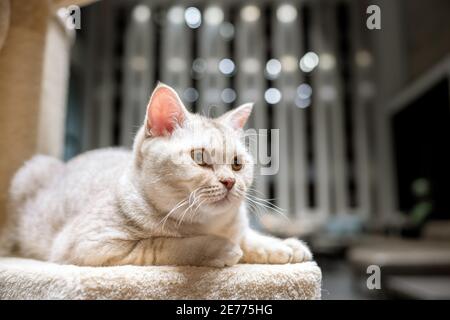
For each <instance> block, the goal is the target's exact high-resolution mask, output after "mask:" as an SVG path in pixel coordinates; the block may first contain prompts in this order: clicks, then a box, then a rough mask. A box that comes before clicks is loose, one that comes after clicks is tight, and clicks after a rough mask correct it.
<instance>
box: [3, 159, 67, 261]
mask: <svg viewBox="0 0 450 320" xmlns="http://www.w3.org/2000/svg"><path fill="white" fill-rule="evenodd" d="M63 169H64V163H63V162H62V161H60V160H58V159H56V158H53V157H49V156H44V155H37V156H34V157H33V158H31V159H30V160H28V161H27V162H26V163H25V164H24V165H23V166H22V167H21V168H20V169H19V170H18V171H17V173H16V174H15V175H14V177H13V178H12V180H11V185H10V188H9V199H8V210H7V211H8V212H7V216H6V224H5V225H4V226H3V228H0V256H5V255H8V254H11V253H12V251H13V249H14V247H15V246H16V244H17V241H16V239H15V237H16V235H17V232H16V231H15V230H16V226H17V220H18V215H19V214H20V212H19V211H20V210H19V208H20V207H21V206H23V205H24V204H25V203H26V202H27V200H29V199H31V198H33V197H34V196H35V195H36V194H37V192H38V191H39V190H42V188H44V187H46V186H47V185H48V184H49V183H50V182H51V181H52V179H53V178H54V177H55V176H57V175H58V174H60V173H61V171H62V170H63Z"/></svg>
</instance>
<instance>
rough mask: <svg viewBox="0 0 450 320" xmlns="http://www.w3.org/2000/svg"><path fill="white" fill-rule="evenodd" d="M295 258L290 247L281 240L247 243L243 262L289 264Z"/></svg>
mask: <svg viewBox="0 0 450 320" xmlns="http://www.w3.org/2000/svg"><path fill="white" fill-rule="evenodd" d="M293 256H294V251H293V250H292V248H291V247H290V246H288V245H287V244H285V243H283V242H282V241H280V240H275V239H274V240H271V241H264V242H260V243H258V242H255V243H247V244H246V246H245V249H244V257H243V259H242V262H245V263H262V264H266V263H269V264H285V263H289V262H291V260H292V257H293Z"/></svg>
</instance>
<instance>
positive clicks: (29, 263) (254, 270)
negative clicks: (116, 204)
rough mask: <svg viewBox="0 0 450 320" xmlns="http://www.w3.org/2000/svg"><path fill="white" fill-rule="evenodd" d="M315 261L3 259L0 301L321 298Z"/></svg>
mask: <svg viewBox="0 0 450 320" xmlns="http://www.w3.org/2000/svg"><path fill="white" fill-rule="evenodd" d="M321 277H322V275H321V271H320V268H319V267H318V266H317V265H316V263H315V262H305V263H299V264H290V265H289V264H288V265H244V264H242V265H237V266H234V267H230V268H224V269H215V268H204V267H166V266H149V267H138V266H119V267H96V268H94V267H78V266H72V265H57V264H53V263H47V262H41V261H36V260H28V259H20V258H0V299H320V293H321V292H320V287H321Z"/></svg>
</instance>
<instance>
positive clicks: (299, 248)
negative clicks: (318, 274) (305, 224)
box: [283, 238, 313, 263]
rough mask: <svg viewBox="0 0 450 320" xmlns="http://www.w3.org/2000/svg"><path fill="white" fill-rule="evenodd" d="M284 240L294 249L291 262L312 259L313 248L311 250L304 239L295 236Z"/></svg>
mask: <svg viewBox="0 0 450 320" xmlns="http://www.w3.org/2000/svg"><path fill="white" fill-rule="evenodd" d="M283 242H284V243H285V244H286V245H288V246H289V247H290V248H291V249H292V252H293V256H292V260H291V263H297V262H303V261H311V260H312V258H313V255H312V253H311V250H309V248H308V246H307V245H306V244H305V243H303V242H302V241H300V240H297V239H295V238H289V239H286V240H284V241H283Z"/></svg>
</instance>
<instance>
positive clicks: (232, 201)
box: [208, 194, 242, 209]
mask: <svg viewBox="0 0 450 320" xmlns="http://www.w3.org/2000/svg"><path fill="white" fill-rule="evenodd" d="M241 203H242V201H241V200H240V199H238V198H236V197H233V196H231V195H230V194H226V195H225V196H224V197H222V198H221V199H218V200H215V201H212V202H210V203H208V206H209V207H211V208H216V209H217V208H221V209H223V208H230V207H238V206H239V205H240V204H241Z"/></svg>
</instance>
